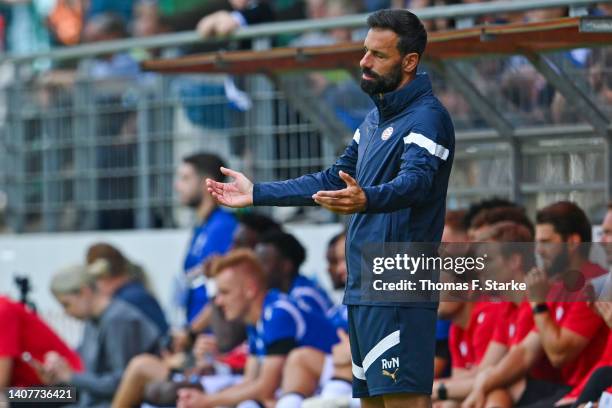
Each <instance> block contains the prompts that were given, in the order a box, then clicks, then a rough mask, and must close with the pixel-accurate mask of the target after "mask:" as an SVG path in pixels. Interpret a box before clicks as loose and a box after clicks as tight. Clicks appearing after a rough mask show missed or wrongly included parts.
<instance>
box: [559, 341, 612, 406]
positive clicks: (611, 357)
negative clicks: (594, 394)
mask: <svg viewBox="0 0 612 408" xmlns="http://www.w3.org/2000/svg"><path fill="white" fill-rule="evenodd" d="M611 333H612V332H611V331H610V330H608V342H607V343H606V348H605V349H604V351H603V354H602V355H601V359H600V361H599V362H598V363H597V364H596V365H595V366H594V367H593V368H591V371H590V372H589V373H588V374H587V375H586V376H585V377H584V378H583V379H582V381H581V382H580V384H578V386H577V387H574V389H572V391H571V392H570V393H569V394H567V395H566V396H565V398H568V397H573V398H578V397H579V396H580V394H581V393H582V391H583V390H584V386H585V385H586V383H587V382H588V381H589V378H590V377H591V375H592V374H593V372H595V370H597V369H598V368H601V367H606V366H611V365H612V334H611ZM610 390H612V388H610V389H608V391H610Z"/></svg>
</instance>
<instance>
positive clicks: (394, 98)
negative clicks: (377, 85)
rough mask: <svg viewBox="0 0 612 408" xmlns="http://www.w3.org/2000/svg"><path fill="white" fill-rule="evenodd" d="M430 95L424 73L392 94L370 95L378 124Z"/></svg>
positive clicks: (428, 83) (429, 87) (429, 83)
mask: <svg viewBox="0 0 612 408" xmlns="http://www.w3.org/2000/svg"><path fill="white" fill-rule="evenodd" d="M431 93H432V89H431V81H430V80H429V76H428V75H427V74H426V73H424V72H423V73H418V74H417V75H416V77H415V78H414V79H413V80H412V81H410V82H409V83H408V84H406V85H405V86H403V87H401V88H400V89H397V90H395V91H393V92H388V93H385V94H375V95H370V97H371V98H372V100H373V101H374V104H375V105H376V108H377V109H378V117H379V118H380V122H384V121H386V120H388V119H390V118H392V117H394V116H395V115H397V114H398V113H399V112H401V111H403V110H404V109H406V108H407V107H408V106H410V105H411V104H412V103H413V102H415V101H416V100H417V99H419V98H421V97H422V96H425V95H429V94H431Z"/></svg>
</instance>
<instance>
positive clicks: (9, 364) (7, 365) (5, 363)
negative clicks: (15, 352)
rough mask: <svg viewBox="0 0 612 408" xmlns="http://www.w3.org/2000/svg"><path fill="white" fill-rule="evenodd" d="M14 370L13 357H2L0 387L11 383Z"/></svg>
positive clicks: (0, 359) (0, 360)
mask: <svg viewBox="0 0 612 408" xmlns="http://www.w3.org/2000/svg"><path fill="white" fill-rule="evenodd" d="M12 370H13V359H12V358H10V357H0V389H2V388H5V387H8V386H9V385H10V383H11V372H12Z"/></svg>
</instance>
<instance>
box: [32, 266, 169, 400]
mask: <svg viewBox="0 0 612 408" xmlns="http://www.w3.org/2000/svg"><path fill="white" fill-rule="evenodd" d="M51 291H52V292H53V294H54V295H55V297H56V299H57V300H58V301H59V302H60V304H61V305H62V306H63V307H64V310H65V311H66V313H68V314H69V315H70V316H72V317H75V318H77V319H80V320H83V321H85V331H84V334H83V338H82V340H81V345H80V346H79V354H80V355H81V358H82V360H83V363H84V365H85V370H84V372H82V373H79V372H75V371H74V370H73V369H72V368H71V366H70V365H69V364H68V362H67V360H66V359H65V358H64V357H62V356H60V355H59V354H56V353H54V354H48V355H47V356H46V358H45V362H44V367H45V371H46V373H47V375H48V377H49V380H50V381H49V382H50V383H62V384H70V385H72V386H75V387H76V388H77V390H78V392H79V404H78V405H79V406H82V407H90V406H94V405H96V404H108V403H110V401H111V399H112V397H113V394H114V392H115V390H116V389H117V385H119V381H120V380H121V375H122V373H123V370H124V369H125V366H126V365H127V363H128V362H129V360H130V359H131V358H132V357H134V356H135V355H138V354H140V353H144V352H155V351H156V350H157V349H158V342H159V338H160V332H159V330H158V329H157V327H156V326H155V324H154V323H153V322H151V321H150V320H149V319H148V318H147V317H146V316H144V315H143V314H142V313H141V312H140V311H139V310H138V309H136V308H135V307H133V306H131V305H130V304H128V303H126V302H123V301H122V300H118V299H111V298H110V297H109V296H107V295H105V294H103V293H101V292H100V291H99V290H97V288H96V285H95V283H94V280H93V279H92V277H91V274H90V272H89V271H88V270H87V268H86V267H84V266H80V265H78V266H73V267H69V268H66V269H63V270H61V271H59V272H58V273H56V274H55V275H54V276H53V278H52V280H51Z"/></svg>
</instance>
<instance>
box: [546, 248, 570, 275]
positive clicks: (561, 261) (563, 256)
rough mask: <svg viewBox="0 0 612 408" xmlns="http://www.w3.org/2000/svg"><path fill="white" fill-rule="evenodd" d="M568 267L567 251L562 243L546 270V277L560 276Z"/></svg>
mask: <svg viewBox="0 0 612 408" xmlns="http://www.w3.org/2000/svg"><path fill="white" fill-rule="evenodd" d="M568 267H569V252H568V250H567V248H566V247H565V245H563V247H562V249H561V252H560V253H559V254H557V256H555V257H554V258H553V259H552V261H550V264H549V266H548V268H547V270H546V275H547V276H548V277H553V276H560V275H561V274H562V273H564V272H565V271H566V270H567V269H568Z"/></svg>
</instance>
